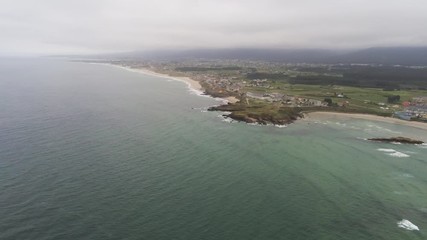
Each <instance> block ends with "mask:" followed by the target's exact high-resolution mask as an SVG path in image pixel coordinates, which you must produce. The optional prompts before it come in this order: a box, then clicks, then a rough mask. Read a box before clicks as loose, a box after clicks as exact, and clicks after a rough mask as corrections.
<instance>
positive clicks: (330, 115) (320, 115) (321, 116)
mask: <svg viewBox="0 0 427 240" xmlns="http://www.w3.org/2000/svg"><path fill="white" fill-rule="evenodd" d="M305 118H306V119H308V120H310V119H318V120H326V119H364V120H369V121H379V122H386V123H391V124H399V125H405V126H409V127H414V128H419V129H423V130H427V123H422V122H413V121H405V120H400V119H396V118H391V117H381V116H376V115H370V114H353V113H337V112H312V113H307V114H305Z"/></svg>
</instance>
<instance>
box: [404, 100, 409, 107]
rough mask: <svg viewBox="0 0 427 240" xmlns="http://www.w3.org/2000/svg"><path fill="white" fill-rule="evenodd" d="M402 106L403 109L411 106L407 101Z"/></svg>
mask: <svg viewBox="0 0 427 240" xmlns="http://www.w3.org/2000/svg"><path fill="white" fill-rule="evenodd" d="M402 106H403V107H409V106H411V102H408V101H406V102H403V103H402Z"/></svg>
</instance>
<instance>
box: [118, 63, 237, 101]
mask: <svg viewBox="0 0 427 240" xmlns="http://www.w3.org/2000/svg"><path fill="white" fill-rule="evenodd" d="M113 66H117V65H113ZM118 67H121V68H124V69H126V70H130V71H134V72H139V73H143V74H146V75H150V76H156V77H162V78H167V79H172V80H175V81H180V82H184V83H186V84H187V86H188V87H189V88H190V89H192V90H195V91H196V92H199V93H200V94H201V93H203V92H204V89H203V87H202V85H200V83H199V82H198V81H196V80H194V79H191V78H189V77H176V76H171V75H167V74H163V73H157V72H154V71H152V70H149V69H146V68H129V67H124V66H118ZM222 99H224V100H225V101H226V102H229V103H236V102H238V101H239V99H237V98H236V97H233V96H230V97H224V98H222Z"/></svg>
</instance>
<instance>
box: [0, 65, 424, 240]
mask: <svg viewBox="0 0 427 240" xmlns="http://www.w3.org/2000/svg"><path fill="white" fill-rule="evenodd" d="M220 103H221V101H220V100H216V99H212V98H210V97H207V96H200V94H197V93H196V92H194V91H191V90H189V89H188V87H187V86H186V84H184V83H182V82H178V81H173V80H169V79H166V78H161V77H154V76H149V75H144V74H141V73H136V72H132V71H127V70H125V69H121V68H118V67H114V66H107V65H97V64H88V63H78V62H69V61H65V60H58V59H57V60H54V59H38V58H33V59H17V58H16V59H0V239H2V240H9V239H10V240H17V239H19V240H24V239H37V240H47V239H62V240H66V239H70V240H71V239H73V240H75V239H91V240H93V239H103V240H104V239H129V240H131V239H150V240H157V239H159V240H163V239H165V240H170V239H177V240H181V239H182V240H191V239H197V240H201V239H203V240H208V239H233V240H239V239H245V240H248V239H261V240H267V239H316V240H319V239H328V240H330V239H339V240H346V239H387V240H394V239H396V240H397V239H399V240H400V239H426V238H427V232H426V231H427V146H426V145H397V144H385V143H375V142H370V141H367V140H365V139H366V138H369V137H391V136H409V137H417V138H421V139H423V140H426V138H427V132H426V131H424V130H420V129H415V128H411V127H407V126H400V125H392V124H388V123H382V122H374V121H367V120H349V119H347V120H345V119H328V120H326V119H308V120H300V121H297V122H296V123H294V124H291V125H289V126H287V127H285V128H278V127H274V126H254V125H248V124H244V123H237V122H230V121H228V120H227V119H224V118H223V117H222V116H221V113H220V112H208V111H206V109H207V108H208V107H209V106H212V105H217V104H220ZM404 219H405V220H407V221H409V223H411V224H414V225H411V224H408V222H401V221H402V220H404ZM414 226H416V227H418V228H419V230H415V227H414Z"/></svg>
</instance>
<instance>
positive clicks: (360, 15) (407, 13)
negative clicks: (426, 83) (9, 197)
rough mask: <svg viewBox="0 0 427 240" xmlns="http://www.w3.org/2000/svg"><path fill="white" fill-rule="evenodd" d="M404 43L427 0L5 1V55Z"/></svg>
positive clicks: (417, 31)
mask: <svg viewBox="0 0 427 240" xmlns="http://www.w3.org/2000/svg"><path fill="white" fill-rule="evenodd" d="M402 45H404V46H421V45H423V46H425V45H427V1H426V0H153V1H147V0H0V55H10V54H25V53H32V54H55V53H66V54H69V53H78V54H80V53H97V52H116V51H131V50H146V49H173V48H226V47H257V48H364V47H372V46H402Z"/></svg>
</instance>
